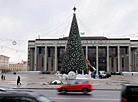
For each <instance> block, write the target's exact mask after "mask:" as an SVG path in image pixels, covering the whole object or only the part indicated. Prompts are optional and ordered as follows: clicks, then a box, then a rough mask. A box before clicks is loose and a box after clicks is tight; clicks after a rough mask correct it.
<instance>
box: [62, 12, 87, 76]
mask: <svg viewBox="0 0 138 102" xmlns="http://www.w3.org/2000/svg"><path fill="white" fill-rule="evenodd" d="M76 70H77V71H78V73H79V74H81V73H82V70H83V71H84V73H87V69H86V62H85V57H84V53H83V49H82V44H81V39H80V34H79V29H78V24H77V20H76V14H75V13H74V14H73V20H72V23H71V29H70V33H69V38H68V43H67V48H66V53H65V56H64V59H63V62H62V67H61V73H62V74H63V73H65V74H68V73H69V72H70V71H74V72H75V73H76Z"/></svg>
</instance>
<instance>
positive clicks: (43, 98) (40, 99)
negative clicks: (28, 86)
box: [37, 96, 52, 102]
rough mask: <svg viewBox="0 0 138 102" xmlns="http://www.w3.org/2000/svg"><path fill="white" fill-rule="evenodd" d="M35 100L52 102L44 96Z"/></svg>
mask: <svg viewBox="0 0 138 102" xmlns="http://www.w3.org/2000/svg"><path fill="white" fill-rule="evenodd" d="M37 100H38V101H39V102H52V100H50V99H48V98H47V97H44V96H39V97H37Z"/></svg>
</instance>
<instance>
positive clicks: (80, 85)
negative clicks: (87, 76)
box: [57, 80, 92, 94]
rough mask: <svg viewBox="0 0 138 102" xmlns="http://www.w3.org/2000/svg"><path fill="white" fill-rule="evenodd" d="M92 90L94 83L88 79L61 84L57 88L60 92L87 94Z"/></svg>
mask: <svg viewBox="0 0 138 102" xmlns="http://www.w3.org/2000/svg"><path fill="white" fill-rule="evenodd" d="M91 90H92V85H91V84H90V83H89V82H88V81H82V80H75V81H71V82H69V83H68V84H63V85H59V86H58V88H57V91H58V92H61V93H66V92H83V93H84V94H87V93H88V92H90V91H91Z"/></svg>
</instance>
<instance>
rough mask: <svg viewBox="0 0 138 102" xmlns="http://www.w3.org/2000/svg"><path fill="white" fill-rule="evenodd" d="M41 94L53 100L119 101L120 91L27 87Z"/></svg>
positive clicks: (68, 101)
mask: <svg viewBox="0 0 138 102" xmlns="http://www.w3.org/2000/svg"><path fill="white" fill-rule="evenodd" d="M28 91H34V92H36V93H40V94H43V95H45V96H47V97H48V98H50V99H52V100H53V101H55V102H120V91H113V90H93V91H92V92H90V93H89V94H87V95H84V94H82V93H81V92H79V93H78V92H77V93H67V94H60V93H58V92H57V91H56V90H44V89H43V90H42V89H31V90H30V89H29V90H28Z"/></svg>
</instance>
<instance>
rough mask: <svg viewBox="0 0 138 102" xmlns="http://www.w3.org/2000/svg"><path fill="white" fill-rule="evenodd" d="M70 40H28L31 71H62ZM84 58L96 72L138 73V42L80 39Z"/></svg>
mask: <svg viewBox="0 0 138 102" xmlns="http://www.w3.org/2000/svg"><path fill="white" fill-rule="evenodd" d="M67 40H68V38H67V37H64V38H59V39H36V40H30V41H28V66H27V70H28V71H60V68H61V65H62V60H63V58H64V54H65V51H66V44H67ZM81 43H82V46H83V51H84V55H85V58H86V59H87V60H89V61H90V64H91V65H92V66H94V67H95V68H96V69H97V70H102V71H107V72H124V71H129V72H131V71H138V61H137V57H138V56H137V55H138V41H136V40H130V39H129V38H114V39H113V38H112V39H111V38H106V37H81Z"/></svg>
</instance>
